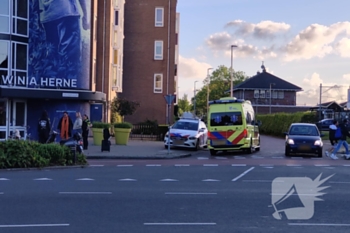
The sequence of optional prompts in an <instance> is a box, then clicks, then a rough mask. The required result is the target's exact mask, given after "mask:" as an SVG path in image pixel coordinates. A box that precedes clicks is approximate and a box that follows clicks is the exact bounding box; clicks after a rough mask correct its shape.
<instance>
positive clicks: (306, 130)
mask: <svg viewBox="0 0 350 233" xmlns="http://www.w3.org/2000/svg"><path fill="white" fill-rule="evenodd" d="M289 135H307V136H319V133H318V131H317V128H316V127H315V126H309V125H294V126H292V127H291V128H290V131H289Z"/></svg>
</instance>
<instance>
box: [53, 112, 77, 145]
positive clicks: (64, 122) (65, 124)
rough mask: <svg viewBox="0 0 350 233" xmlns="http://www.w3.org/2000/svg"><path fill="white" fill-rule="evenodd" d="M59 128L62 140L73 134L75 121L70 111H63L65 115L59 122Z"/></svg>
mask: <svg viewBox="0 0 350 233" xmlns="http://www.w3.org/2000/svg"><path fill="white" fill-rule="evenodd" d="M57 129H58V130H60V136H61V139H62V140H67V139H68V138H70V137H71V136H72V129H73V122H72V120H71V119H70V117H69V116H68V112H64V113H63V116H62V117H61V119H60V121H59V122H58V126H57Z"/></svg>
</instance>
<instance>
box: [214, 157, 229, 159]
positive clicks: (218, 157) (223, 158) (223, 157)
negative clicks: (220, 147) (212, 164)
mask: <svg viewBox="0 0 350 233" xmlns="http://www.w3.org/2000/svg"><path fill="white" fill-rule="evenodd" d="M215 159H227V158H226V157H215Z"/></svg>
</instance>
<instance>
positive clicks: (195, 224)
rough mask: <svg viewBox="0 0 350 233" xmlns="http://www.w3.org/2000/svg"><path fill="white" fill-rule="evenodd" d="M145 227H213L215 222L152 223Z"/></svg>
mask: <svg viewBox="0 0 350 233" xmlns="http://www.w3.org/2000/svg"><path fill="white" fill-rule="evenodd" d="M143 225H146V226H214V225H216V223H215V222H173V223H172V222H154V223H144V224H143Z"/></svg>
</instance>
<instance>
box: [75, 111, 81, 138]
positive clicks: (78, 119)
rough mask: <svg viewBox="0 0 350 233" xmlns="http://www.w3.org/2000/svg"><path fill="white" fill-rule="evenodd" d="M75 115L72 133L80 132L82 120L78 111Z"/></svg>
mask: <svg viewBox="0 0 350 233" xmlns="http://www.w3.org/2000/svg"><path fill="white" fill-rule="evenodd" d="M75 116H76V119H75V121H74V125H73V130H74V133H80V134H82V126H83V120H82V119H81V114H80V112H76V113H75Z"/></svg>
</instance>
